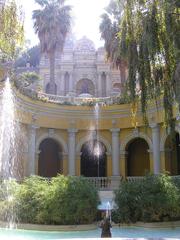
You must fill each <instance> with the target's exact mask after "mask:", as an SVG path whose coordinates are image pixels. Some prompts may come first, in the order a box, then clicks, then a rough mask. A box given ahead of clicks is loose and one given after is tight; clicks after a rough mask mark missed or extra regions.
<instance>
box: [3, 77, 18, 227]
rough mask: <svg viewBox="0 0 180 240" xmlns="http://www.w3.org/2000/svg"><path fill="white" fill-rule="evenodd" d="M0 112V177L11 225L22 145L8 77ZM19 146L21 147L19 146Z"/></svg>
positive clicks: (8, 221)
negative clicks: (14, 182) (15, 183)
mask: <svg viewBox="0 0 180 240" xmlns="http://www.w3.org/2000/svg"><path fill="white" fill-rule="evenodd" d="M1 106H2V107H1V112H0V179H1V184H2V185H1V187H2V189H3V191H2V192H3V198H4V201H5V202H7V205H8V206H9V208H8V207H7V211H6V214H5V215H6V216H5V219H6V220H7V226H8V227H13V223H14V222H15V218H16V217H15V215H14V210H13V204H11V202H12V201H13V198H14V196H13V181H14V180H13V179H16V180H17V179H19V178H20V176H21V174H22V166H21V163H20V159H21V156H20V155H21V153H22V152H21V151H20V149H22V147H23V138H22V134H20V133H21V132H22V129H21V130H20V126H19V123H18V121H17V119H16V114H15V107H14V96H13V92H12V88H11V83H10V80H9V78H7V80H6V81H5V85H4V89H3V90H2V92H1ZM20 135H21V136H20ZM20 146H21V147H20Z"/></svg>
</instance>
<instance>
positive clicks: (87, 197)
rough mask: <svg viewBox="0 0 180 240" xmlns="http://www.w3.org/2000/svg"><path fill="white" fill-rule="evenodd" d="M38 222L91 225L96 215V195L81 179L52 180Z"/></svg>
mask: <svg viewBox="0 0 180 240" xmlns="http://www.w3.org/2000/svg"><path fill="white" fill-rule="evenodd" d="M46 197H47V199H46V202H45V208H44V211H42V212H41V214H40V215H39V221H40V222H46V223H50V224H51V223H53V224H85V223H92V222H93V220H94V219H95V216H96V213H97V205H98V194H97V191H96V189H95V188H94V187H93V186H92V185H91V184H89V183H88V182H87V180H86V179H85V178H83V177H72V176H69V177H64V176H62V175H60V176H58V177H56V178H53V179H52V181H51V187H50V189H49V191H48V193H47V196H46Z"/></svg>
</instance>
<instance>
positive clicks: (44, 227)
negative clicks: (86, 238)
mask: <svg viewBox="0 0 180 240" xmlns="http://www.w3.org/2000/svg"><path fill="white" fill-rule="evenodd" d="M6 226H7V224H6V223H5V222H0V228H6ZM16 228H17V229H23V230H33V231H57V232H60V231H64V232H66V231H87V230H94V229H97V228H98V226H97V225H96V224H85V225H41V224H25V223H19V224H17V225H16Z"/></svg>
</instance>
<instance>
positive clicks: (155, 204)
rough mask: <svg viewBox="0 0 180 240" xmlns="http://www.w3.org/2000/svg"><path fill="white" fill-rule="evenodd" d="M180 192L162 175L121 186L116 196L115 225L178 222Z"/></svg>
mask: <svg viewBox="0 0 180 240" xmlns="http://www.w3.org/2000/svg"><path fill="white" fill-rule="evenodd" d="M179 200H180V191H179V189H178V187H177V186H176V185H175V184H174V182H173V180H172V178H171V177H170V176H168V175H165V174H160V175H147V176H146V177H145V178H144V179H143V180H142V181H138V182H123V183H122V184H121V186H120V188H119V189H118V191H116V192H115V202H116V204H117V210H116V211H117V212H116V214H115V219H116V222H117V221H119V222H126V223H128V222H136V221H144V222H153V221H170V220H177V219H180V203H179V202H180V201H179Z"/></svg>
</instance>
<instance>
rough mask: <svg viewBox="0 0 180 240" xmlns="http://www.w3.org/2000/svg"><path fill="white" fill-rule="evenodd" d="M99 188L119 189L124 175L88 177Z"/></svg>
mask: <svg viewBox="0 0 180 240" xmlns="http://www.w3.org/2000/svg"><path fill="white" fill-rule="evenodd" d="M86 179H87V180H88V181H89V182H90V183H92V184H93V185H94V186H95V187H96V188H97V189H98V190H114V189H117V188H118V186H119V184H120V182H121V180H122V177H120V176H119V177H86Z"/></svg>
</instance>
